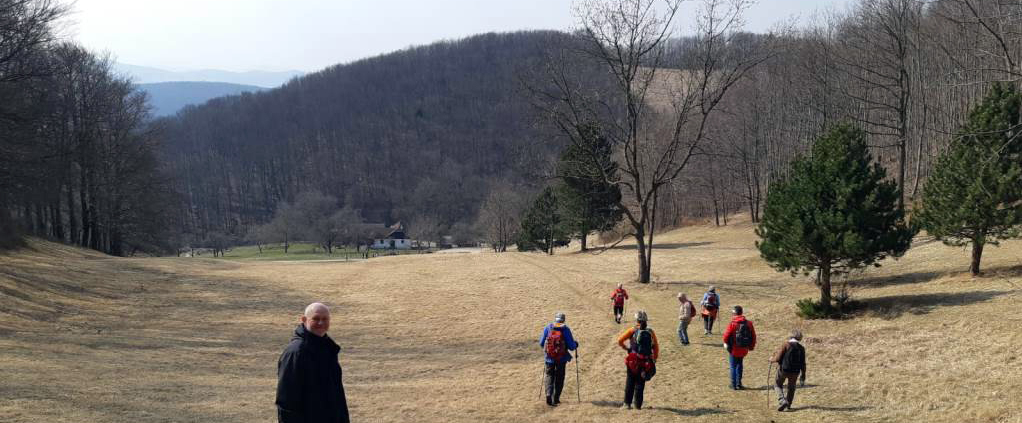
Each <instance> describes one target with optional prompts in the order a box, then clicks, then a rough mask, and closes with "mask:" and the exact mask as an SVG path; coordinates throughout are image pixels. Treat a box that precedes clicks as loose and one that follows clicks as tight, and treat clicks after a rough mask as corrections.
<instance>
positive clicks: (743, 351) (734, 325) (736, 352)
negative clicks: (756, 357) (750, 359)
mask: <svg viewBox="0 0 1022 423" xmlns="http://www.w3.org/2000/svg"><path fill="white" fill-rule="evenodd" d="M739 322H745V323H746V324H748V325H749V332H752V345H750V346H749V348H741V347H738V346H736V345H734V342H735V341H734V340H733V339H731V335H734V334H735V332H737V331H738V323H739ZM724 343H725V344H728V345H730V346H731V355H733V356H735V357H737V358H742V357H745V356H746V355H748V354H749V351H752V350H754V349H756V328H755V327H753V326H752V321H751V320H745V316H742V315H738V316H735V317H734V318H733V319H731V324H729V325H727V330H725V331H724Z"/></svg>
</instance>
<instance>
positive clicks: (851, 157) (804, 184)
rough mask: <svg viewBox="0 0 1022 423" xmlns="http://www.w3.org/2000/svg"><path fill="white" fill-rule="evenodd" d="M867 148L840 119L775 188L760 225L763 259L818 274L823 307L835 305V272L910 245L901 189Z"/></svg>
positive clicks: (862, 136)
mask: <svg viewBox="0 0 1022 423" xmlns="http://www.w3.org/2000/svg"><path fill="white" fill-rule="evenodd" d="M886 179H887V173H886V172H885V171H884V169H883V168H882V167H881V166H880V165H879V164H877V163H874V162H873V158H872V156H871V155H870V154H869V150H868V149H867V147H866V141H865V134H864V133H863V132H862V131H861V130H859V129H857V128H855V127H852V126H850V125H839V126H837V127H836V128H834V129H832V130H830V131H829V132H828V133H826V134H825V135H824V136H823V137H821V138H820V139H819V140H817V141H816V142H815V143H814V145H813V148H812V156H810V157H800V158H798V159H796V160H795V161H794V163H793V164H792V168H791V172H790V176H789V177H788V178H786V179H783V180H779V181H777V182H775V183H773V184H771V186H770V190H769V193H768V194H767V200H766V205H765V207H764V210H763V220H762V221H761V222H760V224H759V227H758V228H757V229H756V234H757V235H759V237H760V238H761V241H758V242H757V243H756V246H757V247H758V248H759V250H760V254H761V255H762V257H763V258H764V259H765V260H767V261H768V262H769V263H770V265H771V266H773V267H774V268H775V269H777V270H778V271H790V272H791V273H792V275H793V276H794V275H795V274H797V273H798V272H804V273H809V272H812V271H814V270H815V271H818V272H819V278H818V279H817V284H818V285H819V288H820V306H821V307H823V308H824V309H830V307H831V295H830V280H831V275H833V274H840V273H845V272H848V271H851V270H853V269H858V268H863V267H866V266H870V265H874V266H879V262H880V261H881V260H883V259H884V258H886V257H888V256H894V257H899V256H901V255H902V254H904V253H905V251H907V250H908V248H909V246H910V245H911V242H912V237H913V235H914V234H915V230H914V229H912V228H911V227H909V226H908V225H907V224H906V223H905V215H904V211H903V210H902V209H901V208H900V207H898V199H899V198H901V191H900V190H899V189H898V187H897V184H895V183H894V182H892V181H887V180H886Z"/></svg>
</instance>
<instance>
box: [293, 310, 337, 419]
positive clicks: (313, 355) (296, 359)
mask: <svg viewBox="0 0 1022 423" xmlns="http://www.w3.org/2000/svg"><path fill="white" fill-rule="evenodd" d="M340 351H341V347H339V346H337V344H336V343H335V342H334V341H333V340H332V339H330V337H329V336H323V337H319V336H316V335H315V334H313V333H311V332H309V331H307V330H306V329H305V326H304V325H301V324H299V325H298V327H297V328H296V329H295V334H294V337H293V338H291V343H290V344H288V346H287V348H285V349H284V353H283V354H281V355H280V360H279V361H278V362H277V379H278V380H277V421H278V422H280V423H348V422H349V421H350V420H349V419H348V402H347V400H346V399H345V398H344V386H343V385H342V384H341V365H340V364H339V363H338V362H337V354H338V353H339V352H340Z"/></svg>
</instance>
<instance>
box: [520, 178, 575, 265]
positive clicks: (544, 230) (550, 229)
mask: <svg viewBox="0 0 1022 423" xmlns="http://www.w3.org/2000/svg"><path fill="white" fill-rule="evenodd" d="M567 240H568V232H567V230H566V229H565V226H564V216H562V214H561V210H560V207H559V206H558V200H557V196H556V195H554V189H553V188H549V187H548V188H547V189H545V190H543V193H542V194H540V195H539V197H537V198H536V200H535V201H534V202H533V203H532V206H531V207H529V209H528V210H526V211H525V215H524V216H523V217H522V229H521V231H519V233H518V250H519V251H531V250H542V251H545V252H547V253H549V254H551V255H552V254H553V253H554V246H556V244H558V243H566V242H567Z"/></svg>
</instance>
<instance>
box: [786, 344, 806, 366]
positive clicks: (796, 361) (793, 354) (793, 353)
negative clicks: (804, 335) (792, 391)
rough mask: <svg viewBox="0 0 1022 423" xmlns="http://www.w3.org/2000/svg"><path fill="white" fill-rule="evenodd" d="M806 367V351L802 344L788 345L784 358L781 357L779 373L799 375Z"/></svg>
mask: <svg viewBox="0 0 1022 423" xmlns="http://www.w3.org/2000/svg"><path fill="white" fill-rule="evenodd" d="M805 367H806V349H805V348H804V347H802V344H799V343H797V342H792V343H789V344H788V350H787V351H785V353H784V357H781V371H783V372H785V373H799V372H801V371H802V369H805Z"/></svg>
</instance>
